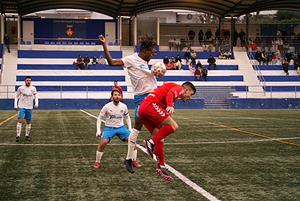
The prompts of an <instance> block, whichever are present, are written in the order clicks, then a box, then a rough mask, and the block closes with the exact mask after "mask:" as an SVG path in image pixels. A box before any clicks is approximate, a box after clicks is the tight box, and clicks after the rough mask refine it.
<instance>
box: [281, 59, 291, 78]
mask: <svg viewBox="0 0 300 201" xmlns="http://www.w3.org/2000/svg"><path fill="white" fill-rule="evenodd" d="M289 65H290V64H289V62H288V61H287V60H286V59H284V60H283V62H282V69H283V71H284V72H285V74H286V76H288V75H289Z"/></svg>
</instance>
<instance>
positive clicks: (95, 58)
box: [92, 56, 98, 65]
mask: <svg viewBox="0 0 300 201" xmlns="http://www.w3.org/2000/svg"><path fill="white" fill-rule="evenodd" d="M96 64H98V62H97V57H95V56H93V60H92V65H96Z"/></svg>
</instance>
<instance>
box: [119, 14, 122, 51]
mask: <svg viewBox="0 0 300 201" xmlns="http://www.w3.org/2000/svg"><path fill="white" fill-rule="evenodd" d="M118 43H119V45H120V46H122V16H120V17H119V18H118Z"/></svg>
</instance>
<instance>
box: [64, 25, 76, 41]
mask: <svg viewBox="0 0 300 201" xmlns="http://www.w3.org/2000/svg"><path fill="white" fill-rule="evenodd" d="M74 33H75V32H74V30H73V27H72V26H68V27H67V31H66V35H67V36H68V37H69V38H71V37H73V35H74Z"/></svg>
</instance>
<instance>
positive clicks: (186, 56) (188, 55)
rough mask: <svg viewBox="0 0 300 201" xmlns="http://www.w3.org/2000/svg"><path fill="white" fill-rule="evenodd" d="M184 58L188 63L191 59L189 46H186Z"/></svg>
mask: <svg viewBox="0 0 300 201" xmlns="http://www.w3.org/2000/svg"><path fill="white" fill-rule="evenodd" d="M184 58H185V60H186V64H187V65H188V64H189V62H190V59H191V48H190V47H187V49H186V51H185V53H184Z"/></svg>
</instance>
